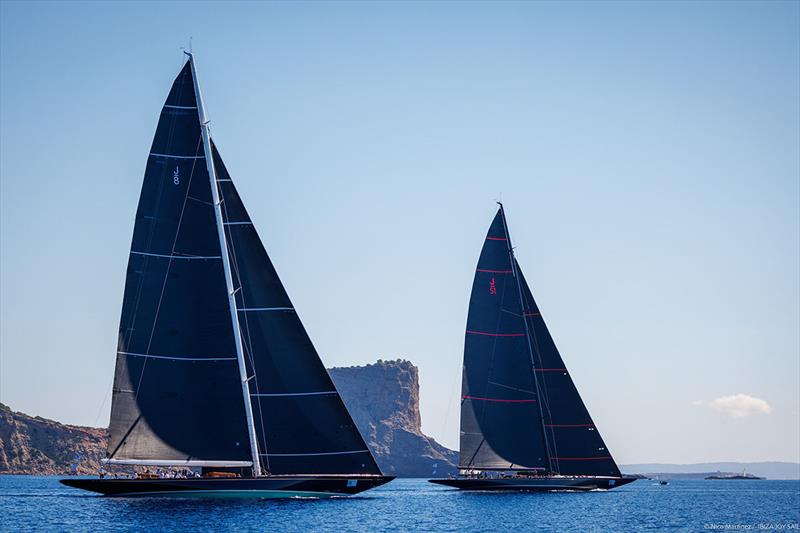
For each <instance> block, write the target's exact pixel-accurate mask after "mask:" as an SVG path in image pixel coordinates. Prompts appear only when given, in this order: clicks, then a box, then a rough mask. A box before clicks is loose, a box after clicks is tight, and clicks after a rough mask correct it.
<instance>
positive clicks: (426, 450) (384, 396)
mask: <svg viewBox="0 0 800 533" xmlns="http://www.w3.org/2000/svg"><path fill="white" fill-rule="evenodd" d="M329 372H330V375H331V377H332V378H333V381H334V382H335V383H336V388H337V389H339V392H340V393H341V395H342V398H343V399H344V402H345V404H346V405H347V408H348V410H349V411H350V413H351V414H352V415H353V418H354V419H355V421H356V425H358V429H359V430H360V431H361V434H362V435H363V436H364V439H365V440H366V441H367V444H369V447H370V449H371V450H372V453H373V454H374V455H375V458H376V459H377V461H378V464H379V465H380V467H381V470H382V471H383V473H384V474H387V475H393V476H400V477H432V476H445V475H447V474H450V473H454V472H455V471H456V466H457V464H458V454H457V453H456V452H454V451H453V450H449V449H447V448H445V447H444V446H442V445H440V444H439V443H437V442H436V441H435V440H433V439H432V438H430V437H427V436H425V435H424V434H423V433H422V428H421V420H420V414H419V372H418V370H417V367H415V366H414V365H413V364H411V363H410V362H409V361H402V360H399V359H398V360H397V361H378V362H377V363H375V364H371V365H367V366H353V367H346V368H331V369H330V370H329Z"/></svg>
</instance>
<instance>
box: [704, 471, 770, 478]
mask: <svg viewBox="0 0 800 533" xmlns="http://www.w3.org/2000/svg"><path fill="white" fill-rule="evenodd" d="M705 479H766V478H763V477H758V476H754V475H753V474H746V473H744V472H743V473H741V474H729V473H726V472H717V473H716V474H714V475H711V476H708V477H706V478H705Z"/></svg>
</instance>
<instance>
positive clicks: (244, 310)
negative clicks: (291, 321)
mask: <svg viewBox="0 0 800 533" xmlns="http://www.w3.org/2000/svg"><path fill="white" fill-rule="evenodd" d="M256 311H294V307H245V308H243V309H239V312H240V313H251V312H256Z"/></svg>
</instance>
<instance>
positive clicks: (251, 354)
mask: <svg viewBox="0 0 800 533" xmlns="http://www.w3.org/2000/svg"><path fill="white" fill-rule="evenodd" d="M214 146H215V147H216V145H214ZM212 158H213V154H212ZM212 160H213V159H212ZM221 160H222V156H220V161H221ZM223 166H224V164H223ZM226 171H227V169H226ZM228 181H230V180H228ZM217 182H219V179H217ZM231 185H233V183H232V182H231ZM215 186H216V187H217V191H218V192H219V196H220V198H221V199H222V202H221V203H220V207H221V209H222V212H223V214H224V217H223V221H224V220H230V216H229V215H228V203H227V202H226V201H225V193H224V192H223V190H222V187H219V184H218V183H217V184H215ZM233 190H235V187H233ZM240 200H241V199H240ZM241 204H242V209H244V211H245V216H247V209H246V208H245V207H244V201H241ZM223 231H225V232H226V235H227V237H228V238H227V239H226V243H227V248H228V250H226V252H227V253H228V257H229V258H230V260H231V261H230V263H231V266H232V267H233V268H232V271H233V272H234V273H235V274H236V282H237V284H238V285H239V289H241V288H242V287H243V286H244V284H243V283H242V276H241V271H240V270H239V258H238V256H237V254H236V245H235V244H234V238H233V232H232V231H231V230H230V229H229V228H227V227H226V226H225V224H224V222H223ZM259 242H260V241H259ZM239 292H240V297H241V299H242V306H243V307H245V308H246V307H247V302H246V300H245V292H244V291H242V290H240V291H239ZM244 328H245V335H246V337H247V343H243V344H245V346H243V348H244V349H245V350H246V352H247V360H248V361H250V368H251V370H252V375H251V376H249V378H248V379H252V382H253V384H254V385H255V387H254V388H255V391H256V393H257V394H258V393H260V388H259V385H258V373H257V372H256V361H255V351H254V350H253V338H252V336H251V334H250V321H249V319H248V316H247V313H244ZM241 330H242V323H241V322H239V333H240V334H241V332H242V331H241ZM257 403H258V423H259V425H260V426H261V435H262V436H263V439H262V440H263V442H262V443H261V446H262V447H263V448H264V450H263V451H264V453H265V454H266V453H267V452H269V450H268V449H267V448H268V447H267V429H266V424H264V410H263V409H262V408H261V402H260V401H259V402H257ZM265 458H266V461H265V463H266V464H265V467H266V470H267V472H269V470H270V465H269V456H268V455H265Z"/></svg>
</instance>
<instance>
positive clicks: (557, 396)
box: [430, 204, 633, 491]
mask: <svg viewBox="0 0 800 533" xmlns="http://www.w3.org/2000/svg"><path fill="white" fill-rule="evenodd" d="M430 481H431V483H438V484H440V485H447V486H450V487H456V488H459V489H467V490H529V491H552V490H581V491H585V490H595V489H611V488H615V487H619V486H622V485H625V484H627V483H630V482H631V481H633V479H629V478H624V477H623V476H622V475H621V474H620V471H619V468H618V467H617V464H616V463H615V462H614V459H613V458H612V457H611V454H610V452H609V451H608V449H607V448H606V445H605V443H604V442H603V439H602V437H600V432H599V431H598V430H597V427H596V426H595V425H594V422H593V421H592V418H591V417H590V416H589V412H588V411H587V409H586V407H585V406H584V404H583V401H582V400H581V397H580V395H579V394H578V390H577V389H576V388H575V384H574V383H573V381H572V378H571V377H570V375H569V372H568V371H567V369H566V367H565V365H564V361H563V360H562V359H561V355H560V354H559V352H558V349H557V348H556V345H555V343H554V342H553V339H552V337H551V336H550V332H549V331H548V329H547V326H546V325H545V323H544V320H543V319H542V315H541V312H540V311H539V308H538V307H537V305H536V302H535V301H534V299H533V294H532V293H531V290H530V288H529V287H528V284H527V282H526V281H525V278H524V276H523V275H522V271H521V270H520V267H519V263H517V260H516V258H515V257H514V249H513V247H512V246H511V238H510V237H509V233H508V228H507V226H506V219H505V213H504V211H503V205H502V204H500V208H499V210H498V212H497V215H496V216H495V218H494V220H493V222H492V225H491V227H490V228H489V232H488V234H487V236H486V241H485V243H484V245H483V249H482V251H481V256H480V259H479V260H478V267H477V270H476V272H475V278H474V281H473V285H472V295H471V297H470V303H469V314H468V317H467V331H466V335H465V340H464V367H463V377H462V394H461V442H460V459H459V476H458V477H455V478H449V479H431V480H430Z"/></svg>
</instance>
